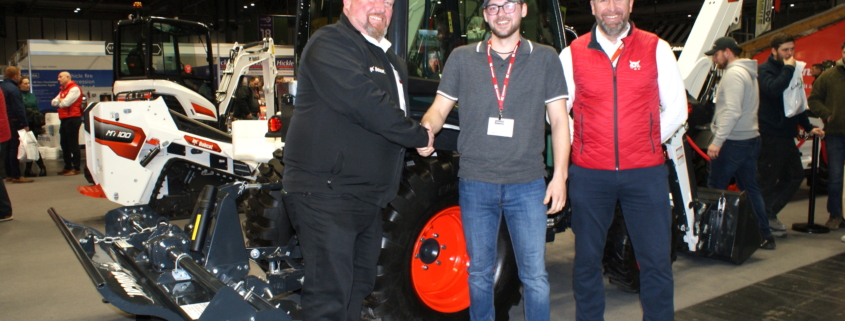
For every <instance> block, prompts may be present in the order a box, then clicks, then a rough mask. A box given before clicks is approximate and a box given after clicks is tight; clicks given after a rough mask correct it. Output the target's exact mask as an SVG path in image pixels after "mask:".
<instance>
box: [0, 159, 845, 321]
mask: <svg viewBox="0 0 845 321" xmlns="http://www.w3.org/2000/svg"><path fill="white" fill-rule="evenodd" d="M60 164H61V163H60V162H58V161H48V163H47V166H48V169H49V171H48V173H49V176H47V177H40V178H36V181H35V182H34V183H29V184H11V183H7V184H6V188H7V189H8V192H9V196H10V198H11V199H12V204H13V207H14V215H15V219H14V220H13V221H10V222H3V223H0V320H131V319H133V316H130V315H126V314H124V313H122V312H120V311H119V310H117V309H115V308H114V307H112V306H111V305H108V304H103V303H102V302H101V298H100V296H99V294H98V293H97V291H96V290H95V289H94V286H93V285H92V283H91V281H90V280H89V279H88V276H87V275H86V274H85V272H84V271H83V269H82V267H81V266H80V265H79V263H78V261H77V260H76V257H75V256H74V255H73V253H72V252H71V250H70V248H69V247H68V245H67V243H66V242H65V240H64V239H63V238H62V236H61V235H60V234H59V230H58V229H57V228H56V226H55V224H54V223H53V222H52V221H51V220H50V218H49V216H48V215H47V209H48V208H50V207H53V208H55V209H56V211H57V212H58V213H59V214H60V215H62V216H63V217H65V218H66V219H68V220H69V221H72V222H75V223H80V224H85V225H89V226H91V227H94V228H98V229H101V230H102V227H103V224H104V223H103V219H102V217H103V215H104V214H105V213H106V211H108V210H110V209H113V208H115V207H117V204H114V203H111V202H109V201H107V200H104V199H93V198H89V197H85V196H82V195H80V194H79V193H78V192H77V191H76V187H77V186H80V185H87V182H86V181H85V178H84V177H83V176H82V175H78V176H71V177H60V176H56V171H58V170H60V169H61V168H60V167H59V166H60ZM807 193H808V191H807V189H805V188H802V189H801V190H800V191H799V192H798V194H797V195H796V197H795V198H794V199H793V200H792V202H791V203H790V204H789V205H788V206H787V207H786V208H785V209H784V211H783V212H782V213H781V215H780V219H781V221H783V222H784V223H786V224H787V225H790V226H791V224H792V223H796V222H806V220H807V203H808V200H807V196H806V195H807ZM826 200H827V197H826V196H820V197H818V199H817V210H816V213H817V219H816V222H821V223H824V221H826V220H827V212H826V211H825V202H826ZM843 234H845V231H843V230H839V231H834V232H832V233H830V234H822V235H805V234H801V233H798V232H794V231H790V232H789V233H788V237H787V238H784V239H778V240H777V245H778V247H777V250H774V251H763V250H758V251H757V252H756V253H754V255H753V256H752V257H751V258H750V259H749V260H748V261H747V262H745V263H744V264H743V265H739V266H737V265H733V264H730V263H725V262H721V261H716V260H712V259H706V258H699V257H692V256H687V255H679V256H678V260H677V261H676V262H675V264H674V266H673V270H674V277H675V308H676V310H680V309H683V308H685V307H689V306H691V305H694V304H697V303H700V302H703V301H706V300H709V299H711V298H714V297H717V296H720V295H722V294H725V293H728V292H731V291H734V290H738V289H741V288H743V287H746V286H749V285H751V284H754V283H756V282H759V281H762V280H765V279H767V278H770V277H772V276H775V275H779V274H782V273H785V272H787V271H790V270H793V269H796V268H799V267H802V266H804V265H807V264H810V263H814V262H817V261H819V260H822V259H825V258H828V257H831V256H833V255H836V254H839V253H843V252H845V243H842V242H840V240H839V238H840V237H841V236H842V235H843ZM573 241H574V236H573V234H572V233H571V232H569V231H567V232H565V233H561V234H558V235H557V240H556V241H555V242H553V243H549V244H548V245H547V248H546V249H547V253H546V262H547V269H548V272H549V283H550V284H551V292H552V293H551V302H552V320H572V319H574V316H575V302H574V298H573V294H572V262H573V257H574V251H573ZM605 288H606V296H607V309H606V319H607V320H639V319H641V318H642V310H641V308H640V305H639V298H638V296H637V295H636V294H630V293H623V292H621V291H619V290H617V289H615V288H614V287H613V286H612V285H609V284H606V287H605ZM510 316H511V319H512V320H524V318H523V311H522V305H519V306H517V307H514V308H513V309H511V311H510ZM763 318H764V316H761V317H760V319H763Z"/></svg>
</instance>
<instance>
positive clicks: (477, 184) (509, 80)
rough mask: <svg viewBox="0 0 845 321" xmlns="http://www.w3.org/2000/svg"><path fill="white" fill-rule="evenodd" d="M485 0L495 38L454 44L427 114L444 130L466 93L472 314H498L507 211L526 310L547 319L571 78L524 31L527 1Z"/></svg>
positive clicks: (465, 213)
mask: <svg viewBox="0 0 845 321" xmlns="http://www.w3.org/2000/svg"><path fill="white" fill-rule="evenodd" d="M482 8H484V19H485V20H486V21H487V23H488V24H489V25H490V29H491V30H492V33H493V35H492V37H491V39H490V40H489V41H488V42H479V43H477V44H471V45H467V46H463V47H459V48H457V49H455V50H454V51H453V52H452V54H451V55H450V57H449V61H448V62H447V64H446V66H445V69H444V70H443V75H442V77H441V80H440V87H439V88H438V91H437V93H438V95H437V96H436V98H435V100H434V103H433V104H432V105H431V108H429V110H428V112H426V114H425V116H424V117H423V120H422V124H423V126H424V127H426V128H429V129H431V130H432V131H433V132H434V133H437V132H439V131H440V129H441V128H442V126H443V124H444V122H445V119H446V116H447V115H448V114H449V111H451V110H452V108H453V107H454V106H455V104H456V103H457V102H460V104H461V106H460V108H459V109H458V110H459V111H458V112H459V116H460V119H461V124H460V125H461V132H460V135H459V136H458V152H460V154H461V160H460V170H459V172H458V176H459V177H460V186H459V192H460V199H459V203H460V206H461V219H462V221H463V227H464V237H465V238H466V243H467V252H468V253H469V257H470V261H471V262H472V263H471V264H470V266H469V268H468V272H469V286H470V317H471V318H472V320H492V319H493V318H494V315H493V314H494V313H495V311H494V308H493V278H494V274H495V268H494V264H495V262H496V240H497V234H498V231H499V222H501V218H502V215H504V217H505V223H506V224H507V226H508V230H509V231H510V235H511V240H512V243H513V248H514V254H515V255H516V261H517V264H518V269H519V278H520V280H521V281H522V283H523V289H524V291H523V292H524V297H525V314H526V315H525V319H526V320H532V321H533V320H548V319H549V283H548V274H547V273H546V268H545V259H544V256H545V230H546V214H553V213H557V212H559V211H560V210H561V209H563V206H564V204H565V202H566V178H567V167H568V165H569V117H568V115H567V113H566V99H567V97H568V96H567V91H566V82H565V81H564V78H563V74H562V73H561V72H560V70H561V68H562V67H561V63H560V60H559V59H558V58H557V53H556V52H555V50H554V49H552V48H551V47H548V46H543V45H539V44H536V43H533V42H531V41H528V40H525V39H523V38H521V37H520V36H519V35H520V33H519V24H520V21H521V20H522V17H525V15H526V13H527V10H528V6H527V5H525V3H523V2H522V1H519V0H513V1H512V0H487V1H484V4H483V5H482ZM491 79H492V82H491ZM494 84H495V86H494ZM544 105H545V106H546V108H545V109H544V108H543V107H544ZM546 111H548V117H549V122H550V124H551V127H552V146H553V151H554V165H555V168H554V176H553V177H552V180H551V182H550V183H549V185H548V187H546V185H545V179H544V178H543V177H544V175H545V167H544V163H543V148H544V145H545V143H544V142H545V139H544V135H545V124H544V122H545V116H546V113H545V112H546ZM418 150H419V152H420V154H422V155H424V156H426V155H428V154H430V153H431V152H432V148H431V147H426V148H419V149H418ZM546 205H550V207H549V208H548V210H547V208H546Z"/></svg>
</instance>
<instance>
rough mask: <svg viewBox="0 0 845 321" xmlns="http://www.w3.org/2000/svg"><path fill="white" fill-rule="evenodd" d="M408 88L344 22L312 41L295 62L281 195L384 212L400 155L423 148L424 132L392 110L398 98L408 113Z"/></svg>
mask: <svg viewBox="0 0 845 321" xmlns="http://www.w3.org/2000/svg"><path fill="white" fill-rule="evenodd" d="M391 64H392V66H391ZM394 67H395V68H396V70H397V71H398V73H399V75H400V77H401V80H402V84H403V85H402V88H397V85H396V80H395V76H394V72H393V69H394ZM407 83H408V71H407V67H406V65H405V62H404V61H402V59H401V58H399V57H397V56H396V55H395V54H393V52H391V51H388V52H387V53H385V52H384V50H383V49H382V48H380V47H378V46H376V45H373V44H371V43H370V42H368V41H367V40H366V39H364V36H363V35H362V34H361V33H360V32H359V31H358V30H357V29H355V27H353V26H352V25H351V24H350V23H349V20H348V19H347V18H346V16H345V15H344V16H341V19H340V21H339V22H338V23H336V24H334V25H330V26H326V27H322V28H320V30H318V31H317V32H316V33H314V35H313V36H312V37H311V39H310V40H309V41H308V44H307V45H306V46H305V50H304V51H303V54H302V62H301V64H300V66H299V82H298V84H297V87H298V88H297V93H296V106H295V109H294V112H293V117H292V118H291V124H290V128H289V129H288V133H287V141H286V142H285V156H284V161H285V172H284V179H283V182H284V187H285V191H287V192H294V193H308V192H314V193H328V194H350V195H352V196H353V197H355V198H358V199H360V200H362V201H364V202H367V203H371V204H376V205H379V206H381V207H385V206H387V203H389V202H390V201H391V200H393V198H394V197H396V192H397V191H398V189H399V179H400V174H401V173H402V166H403V160H404V155H405V149H406V148H411V147H424V146H426V145H427V144H428V134H427V132H426V130H425V128H423V127H421V126H420V125H419V124H418V123H417V122H414V121H412V120H411V119H410V118H407V117H406V116H405V113H404V112H403V111H402V109H400V107H399V100H398V99H399V92H398V90H402V91H404V93H405V97H406V100H405V103H406V106H409V102H408V100H407V97H408V88H407Z"/></svg>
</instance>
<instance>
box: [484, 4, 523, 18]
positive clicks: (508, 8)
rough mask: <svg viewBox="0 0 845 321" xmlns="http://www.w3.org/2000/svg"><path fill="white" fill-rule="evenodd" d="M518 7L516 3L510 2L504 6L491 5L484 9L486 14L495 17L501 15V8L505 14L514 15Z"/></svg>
mask: <svg viewBox="0 0 845 321" xmlns="http://www.w3.org/2000/svg"><path fill="white" fill-rule="evenodd" d="M516 5H517V3H516V2H510V1H509V2H506V3H505V4H503V5H495V4H490V5H487V7H486V8H484V12H487V14H488V15H491V16H495V15H497V14H498V13H499V8H501V9H502V10H504V11H505V13H513V12H514V11H516Z"/></svg>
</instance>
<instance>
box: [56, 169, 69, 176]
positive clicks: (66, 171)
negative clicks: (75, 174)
mask: <svg viewBox="0 0 845 321" xmlns="http://www.w3.org/2000/svg"><path fill="white" fill-rule="evenodd" d="M70 171H72V169H67V168H65V169H63V170H62V171H61V172H58V174H59V175H64V174H67V173H69V172H70Z"/></svg>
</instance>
